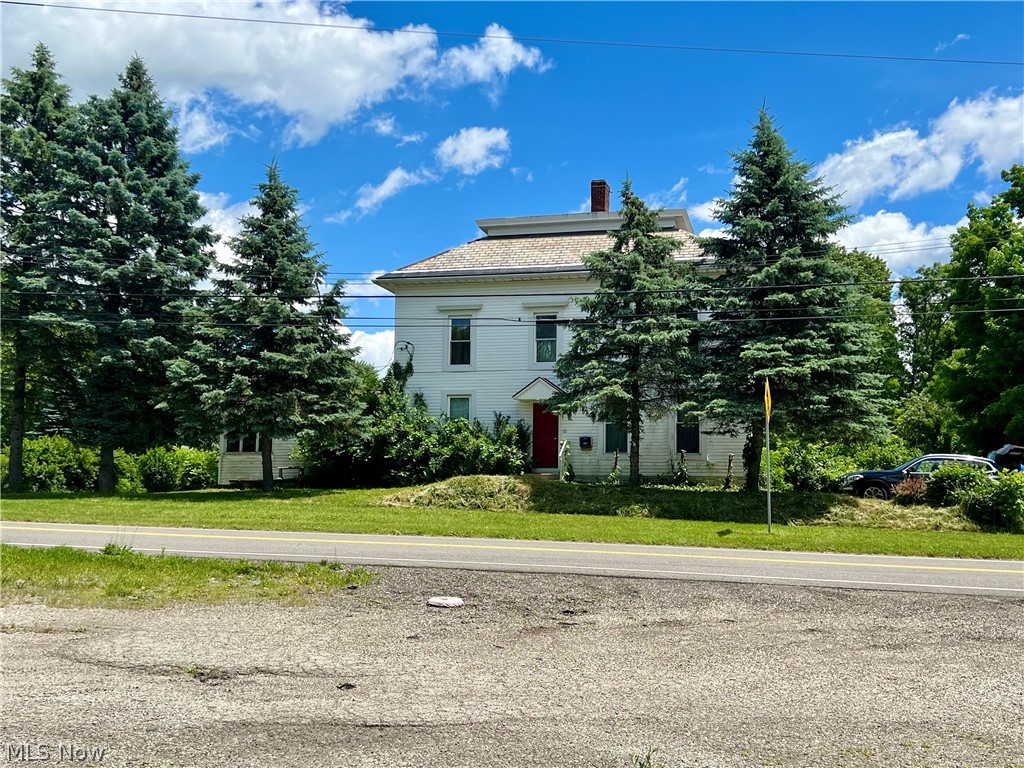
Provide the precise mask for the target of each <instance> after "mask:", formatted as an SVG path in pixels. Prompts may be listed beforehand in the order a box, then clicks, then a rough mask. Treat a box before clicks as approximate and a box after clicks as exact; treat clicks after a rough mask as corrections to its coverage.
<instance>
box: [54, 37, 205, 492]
mask: <svg viewBox="0 0 1024 768" xmlns="http://www.w3.org/2000/svg"><path fill="white" fill-rule="evenodd" d="M119 80H120V86H119V87H118V88H115V89H114V90H113V91H112V92H111V94H110V96H109V97H107V98H97V97H92V98H91V99H90V100H89V101H88V102H86V104H84V105H83V106H82V107H81V109H80V110H79V115H78V119H76V120H71V121H69V122H68V123H66V124H65V126H64V128H63V129H62V136H63V137H64V139H63V140H64V142H65V144H67V145H68V146H70V147H71V150H72V153H71V158H70V162H69V163H68V166H67V169H66V170H67V172H66V174H65V177H64V179H63V181H62V193H63V195H64V196H65V200H64V203H65V205H66V206H67V227H66V230H67V238H66V242H67V244H68V247H69V248H71V249H73V251H74V256H75V259H76V260H75V268H76V271H77V272H78V274H79V276H80V278H81V279H82V280H83V282H84V284H86V285H87V286H88V293H89V294H90V296H89V300H90V307H89V310H90V315H89V318H90V321H91V322H92V324H93V326H94V327H95V332H96V337H97V343H96V350H95V353H94V354H93V358H92V361H91V365H90V368H89V371H88V373H87V376H86V380H85V398H84V401H83V406H82V408H81V411H80V413H79V419H78V421H79V426H80V429H81V430H82V432H83V434H84V435H85V436H86V437H87V438H89V439H91V440H92V441H94V442H95V443H96V444H97V445H98V446H99V448H100V479H99V485H100V490H101V491H110V490H113V488H114V450H115V449H116V448H125V449H132V450H145V449H146V448H148V447H150V446H152V445H154V444H159V443H162V442H167V441H169V440H171V439H173V438H174V436H175V430H174V416H173V414H172V413H171V412H169V411H167V410H158V409H156V408H155V406H156V404H157V403H158V402H159V401H160V400H161V399H162V398H163V395H164V393H165V390H166V387H167V378H166V369H165V366H164V360H165V359H166V358H168V357H170V356H173V355H174V354H175V350H176V349H177V347H178V346H180V345H182V344H184V343H185V342H186V341H187V339H186V338H185V337H184V336H183V333H182V324H181V318H182V312H183V310H185V309H186V308H187V307H188V306H189V305H190V304H191V303H192V301H193V299H194V294H195V286H196V284H197V282H198V281H199V280H200V279H202V278H204V277H205V276H206V275H207V274H208V272H209V268H210V264H211V262H212V251H211V248H210V246H211V245H212V244H213V242H214V241H215V237H214V235H213V233H212V231H211V230H210V228H209V227H206V226H201V225H199V223H198V222H199V220H200V219H201V218H202V216H203V215H204V214H205V210H204V209H203V207H202V205H201V204H200V202H199V195H198V193H197V192H196V184H197V183H198V181H199V175H198V174H195V173H190V172H189V168H188V164H187V163H186V162H185V161H184V159H183V158H182V157H181V153H180V151H179V148H178V134H177V130H176V129H175V128H174V126H173V125H172V123H171V112H170V110H168V109H166V108H165V107H164V104H163V102H162V101H161V99H160V95H159V93H158V92H157V89H156V86H155V85H154V83H153V80H152V79H151V78H150V76H149V74H148V72H147V71H146V67H145V65H144V64H143V62H142V60H141V59H139V58H138V57H135V58H133V59H132V60H131V61H130V62H129V63H128V66H127V67H126V68H125V70H124V72H123V73H122V74H121V75H120V76H119Z"/></svg>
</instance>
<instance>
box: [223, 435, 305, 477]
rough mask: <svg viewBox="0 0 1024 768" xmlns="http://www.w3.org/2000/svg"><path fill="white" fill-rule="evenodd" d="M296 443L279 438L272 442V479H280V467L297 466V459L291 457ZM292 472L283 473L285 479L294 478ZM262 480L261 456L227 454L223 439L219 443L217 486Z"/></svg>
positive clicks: (256, 454)
mask: <svg viewBox="0 0 1024 768" xmlns="http://www.w3.org/2000/svg"><path fill="white" fill-rule="evenodd" d="M296 447H297V443H296V441H295V439H294V438H290V437H281V438H276V439H275V440H274V449H273V457H274V479H275V480H276V479H278V478H279V477H280V475H279V473H278V469H279V468H280V467H295V466H298V463H299V462H298V459H296V458H295V457H294V456H293V453H294V451H295V448H296ZM294 474H295V473H294V472H291V473H288V472H286V473H285V477H286V478H291V477H293V476H294ZM262 479H263V456H262V455H261V454H260V453H258V452H257V453H228V452H227V451H226V443H225V441H224V437H223V436H222V437H221V441H220V465H219V467H218V471H217V484H218V485H230V484H231V483H234V482H252V481H258V480H262Z"/></svg>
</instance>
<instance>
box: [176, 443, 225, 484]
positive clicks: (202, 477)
mask: <svg viewBox="0 0 1024 768" xmlns="http://www.w3.org/2000/svg"><path fill="white" fill-rule="evenodd" d="M174 455H175V460H176V461H177V462H178V464H179V465H180V467H181V476H180V477H179V479H178V487H177V489H176V490H179V491H201V490H203V489H204V488H213V487H214V486H215V485H216V484H217V466H218V456H217V451H203V450H199V449H197V448H175V449H174Z"/></svg>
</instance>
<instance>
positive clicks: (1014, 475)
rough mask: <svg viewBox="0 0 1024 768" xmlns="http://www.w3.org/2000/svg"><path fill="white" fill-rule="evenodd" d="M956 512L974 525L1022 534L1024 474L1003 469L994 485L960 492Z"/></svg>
mask: <svg viewBox="0 0 1024 768" xmlns="http://www.w3.org/2000/svg"><path fill="white" fill-rule="evenodd" d="M960 510H961V511H962V512H963V513H964V515H965V516H966V517H967V518H968V519H970V520H973V521H974V522H975V523H977V524H978V525H986V526H992V527H996V528H1005V529H1006V530H1008V531H1011V532H1013V533H1024V472H1010V471H1008V470H1006V471H1003V472H1002V473H1000V475H999V479H998V480H997V481H996V482H994V483H993V482H986V483H983V484H979V485H977V486H975V487H973V488H971V489H969V490H967V491H964V492H963V493H962V494H961V497H960Z"/></svg>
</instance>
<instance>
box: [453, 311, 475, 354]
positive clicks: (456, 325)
mask: <svg viewBox="0 0 1024 768" xmlns="http://www.w3.org/2000/svg"><path fill="white" fill-rule="evenodd" d="M448 338H449V343H448V347H449V351H448V364H449V365H469V364H470V360H472V356H471V352H472V343H473V342H472V340H471V335H470V319H469V318H468V317H453V318H451V330H450V336H449V337H448Z"/></svg>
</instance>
